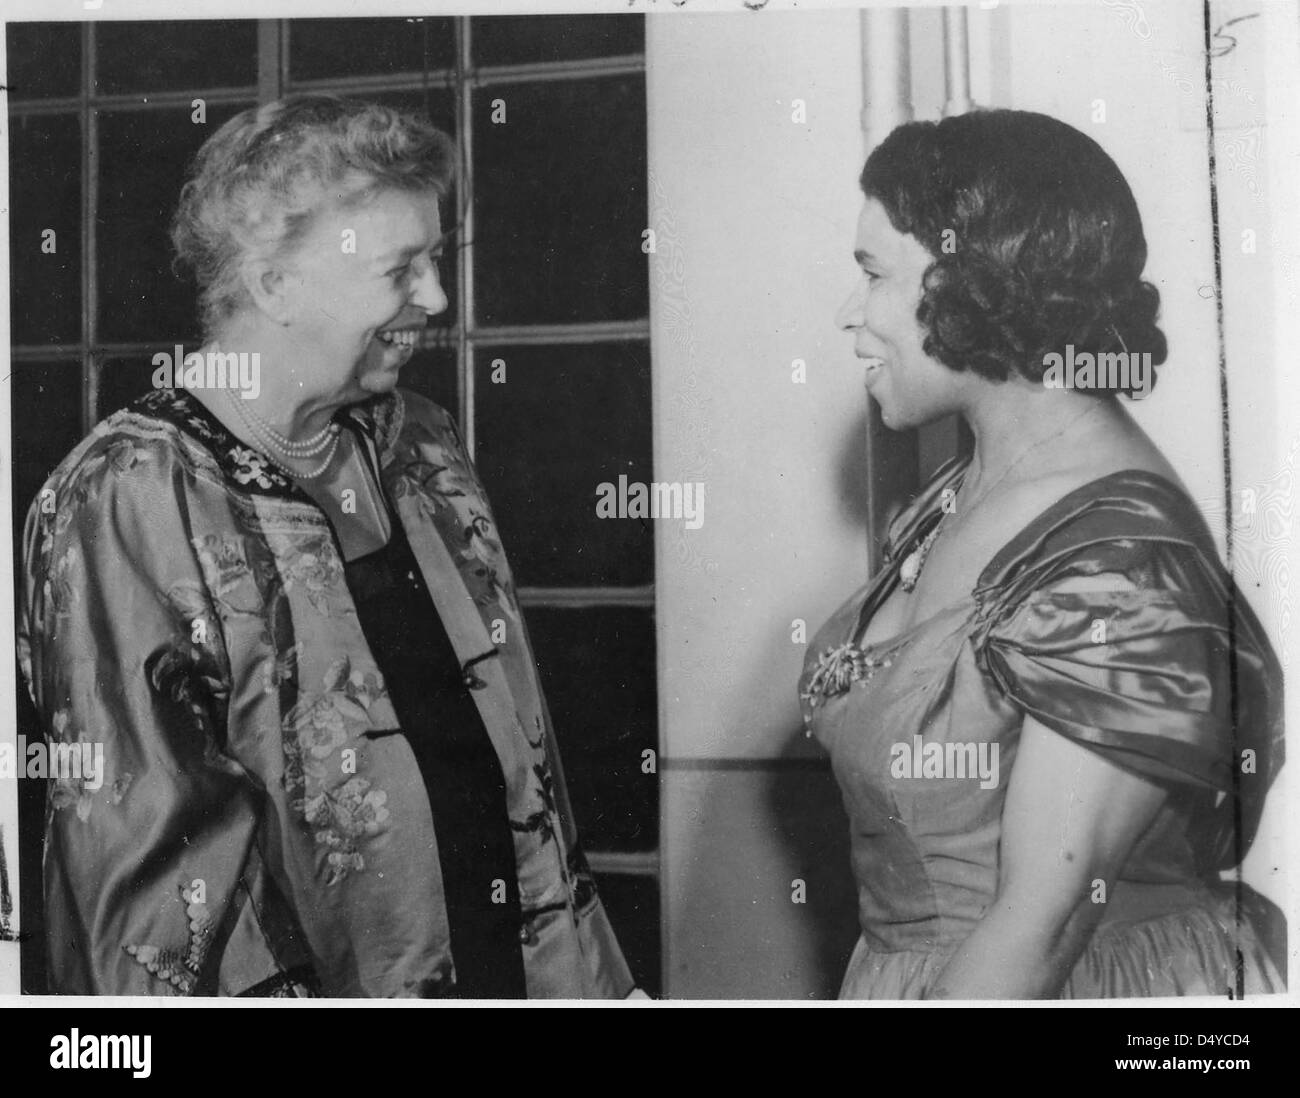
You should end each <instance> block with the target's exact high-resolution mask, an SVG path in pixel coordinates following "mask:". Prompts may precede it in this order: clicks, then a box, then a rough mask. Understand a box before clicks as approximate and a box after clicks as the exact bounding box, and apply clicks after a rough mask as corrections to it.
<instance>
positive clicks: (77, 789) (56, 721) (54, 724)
mask: <svg viewBox="0 0 1300 1098" xmlns="http://www.w3.org/2000/svg"><path fill="white" fill-rule="evenodd" d="M50 744H51V749H52V750H51V761H50V766H51V770H50V774H49V778H50V781H51V782H52V784H51V786H50V807H51V808H52V809H54V811H55V812H62V811H63V810H64V809H67V808H75V809H76V813H77V819H78V820H80V821H81V822H82V823H85V822H86V820H88V819H89V818H90V810H91V809H92V808H93V807H94V803H95V797H94V792H93V791H92V790H90V789H87V788H86V779H87V778H90V779H91V780H92V781H93V780H94V777H95V775H93V774H87V773H86V763H87V762H89V761H90V760H88V759H86V758H85V755H84V753H83V745H82V741H81V738H80V736H79V735H78V734H77V732H76V731H75V730H74V731H72V732H71V733H70V732H69V731H68V711H67V710H66V709H59V710H56V711H55V713H54V716H53V718H52V719H51V721H50ZM60 747H61V748H63V749H64V751H63V752H62V753H61V754H62V757H63V758H66V759H67V760H68V765H67V766H66V767H63V766H59V765H58V763H57V762H56V760H57V759H58V758H59V757H60V754H59V753H56V752H57V749H58V748H60ZM68 749H70V751H69V750H68ZM74 754H75V756H76V758H75V759H74V758H73V755H74ZM74 769H76V770H78V771H79V773H78V774H76V775H74V774H73V773H72V770H74ZM99 777H100V780H101V781H102V779H103V775H100V776H99Z"/></svg>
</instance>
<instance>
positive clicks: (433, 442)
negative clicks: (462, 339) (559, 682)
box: [20, 95, 632, 998]
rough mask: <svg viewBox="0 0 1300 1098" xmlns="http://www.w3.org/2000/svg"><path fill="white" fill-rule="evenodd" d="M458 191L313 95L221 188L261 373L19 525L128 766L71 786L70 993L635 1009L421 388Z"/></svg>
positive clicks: (219, 264) (243, 312) (105, 452)
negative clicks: (449, 203)
mask: <svg viewBox="0 0 1300 1098" xmlns="http://www.w3.org/2000/svg"><path fill="white" fill-rule="evenodd" d="M452 170H453V149H452V147H451V144H450V142H449V140H448V139H447V138H446V137H445V136H444V135H443V134H441V133H440V132H438V131H437V130H435V129H433V128H431V127H430V126H429V125H427V124H426V123H424V122H422V121H419V120H417V119H415V118H412V117H408V116H405V115H402V114H399V113H397V112H395V111H392V110H389V109H386V108H384V107H380V106H375V105H370V104H363V103H357V102H352V101H348V100H344V99H340V98H336V97H333V96H320V95H313V96H302V97H291V98H288V99H285V100H282V101H280V102H276V103H271V104H268V105H266V106H263V107H260V108H257V109H251V110H248V111H245V112H244V113H242V114H240V115H239V116H237V117H236V118H234V119H232V120H231V121H230V122H228V123H227V124H226V125H225V126H223V127H222V128H221V129H220V130H219V131H218V132H217V133H216V134H215V135H213V137H212V138H211V139H210V140H209V141H208V142H207V143H206V144H205V145H204V147H203V149H202V150H201V152H200V153H199V155H198V157H197V159H196V161H195V163H194V165H193V169H192V174H191V177H190V179H189V180H188V182H187V183H186V184H185V188H184V191H183V193H182V195H181V201H180V206H179V209H178V211H177V213H176V217H175V222H174V226H173V239H174V242H175V245H176V249H177V253H178V258H179V259H180V260H181V261H182V262H184V263H186V264H188V265H189V266H191V267H192V268H193V270H194V272H195V273H196V276H197V280H198V284H199V288H200V294H201V303H202V308H203V316H204V322H205V329H206V332H207V336H208V340H209V342H208V344H207V345H206V346H205V347H204V348H202V350H201V351H200V354H202V355H204V356H205V360H206V356H207V354H208V353H209V352H211V353H212V354H214V355H216V354H220V355H227V356H228V355H235V354H244V353H247V354H249V355H250V359H249V360H247V361H256V362H257V363H258V364H259V365H260V377H259V378H257V379H256V380H257V381H258V382H259V383H260V384H258V385H252V386H247V387H246V394H245V392H239V391H235V390H233V389H231V388H224V389H223V388H210V389H205V388H194V389H188V388H185V389H159V390H158V391H155V392H152V393H150V394H148V395H147V396H146V397H144V398H143V399H141V400H139V401H138V402H137V403H136V404H135V405H134V406H132V407H131V408H129V409H127V410H125V411H122V412H119V413H117V414H115V415H113V416H111V417H110V418H108V419H107V420H105V421H104V422H102V423H101V424H99V425H98V426H97V427H96V429H95V430H94V431H93V432H92V433H91V435H90V436H89V437H88V438H86V439H85V440H84V441H83V442H82V443H81V444H80V445H79V446H78V447H77V448H76V449H75V450H74V451H73V452H72V453H71V454H70V455H69V456H68V457H67V458H66V459H65V460H64V462H63V463H62V464H61V465H60V467H59V468H58V470H57V471H56V472H55V473H54V475H53V477H52V478H51V479H50V481H49V482H48V484H47V486H46V488H45V490H44V491H43V492H42V493H41V498H40V499H38V501H37V503H36V504H35V505H34V506H33V509H32V512H31V514H30V517H29V519H28V523H27V528H26V576H25V583H24V584H23V592H22V595H23V600H22V625H21V627H20V654H21V658H22V663H23V669H24V672H25V674H26V676H27V679H28V682H29V684H30V687H31V692H32V696H33V698H34V700H35V703H36V706H37V708H38V710H39V712H40V713H41V715H42V718H43V720H44V721H45V723H46V725H47V728H48V731H49V733H50V735H51V736H53V737H54V738H56V739H58V740H60V741H65V742H66V741H83V742H84V741H103V742H104V743H105V753H104V760H105V764H104V765H105V771H106V772H105V773H104V774H103V775H101V776H99V782H98V783H96V782H86V781H81V782H78V781H73V782H71V783H69V782H64V783H63V784H62V785H60V786H59V787H57V788H56V789H55V790H54V795H53V798H52V808H51V812H50V815H49V823H48V831H47V834H46V854H45V873H46V879H45V886H46V913H47V919H48V947H49V959H50V977H51V984H52V986H53V988H54V989H55V990H56V991H59V992H75V993H81V994H141V995H144V994H149V995H153V994H181V995H302V994H311V993H322V994H325V995H334V996H421V997H428V996H445V995H456V996H463V997H480V998H487V997H511V998H518V997H524V996H563V997H585V996H600V997H621V996H625V995H627V994H628V993H629V992H630V991H631V988H632V982H631V980H630V978H629V975H628V970H627V968H626V966H625V964H624V962H623V958H622V955H621V953H620V952H619V948H618V945H617V943H616V941H615V939H614V936H613V934H612V933H611V930H610V926H609V923H608V922H607V919H606V916H605V914H604V912H603V910H602V908H601V905H600V902H599V900H598V898H597V896H596V892H595V888H594V886H593V883H592V877H591V874H590V871H589V870H588V868H587V866H586V864H585V862H584V859H583V856H582V853H581V851H580V848H579V846H578V843H577V838H576V835H575V833H574V829H573V825H572V821H571V818H570V812H569V806H568V802H567V799H566V795H565V788H564V781H563V776H562V774H561V771H560V765H559V759H558V756H557V754H556V746H555V741H554V737H553V735H552V731H551V727H550V724H549V720H548V717H547V712H546V705H545V702H544V700H543V697H542V693H541V690H540V687H539V685H538V677H537V670H536V667H535V665H534V661H533V655H532V652H531V650H530V647H529V641H528V635H527V631H526V630H525V627H524V622H523V620H522V618H521V616H520V611H519V606H518V603H517V601H516V597H515V591H514V587H513V584H512V581H511V576H510V570H509V567H508V565H507V564H506V559H505V556H504V553H503V551H502V547H501V544H500V542H499V540H498V535H497V529H496V525H495V523H494V521H493V518H492V513H491V510H490V508H489V507H488V504H487V500H486V499H485V497H484V494H483V490H482V487H481V485H480V484H479V482H478V480H477V479H476V477H475V474H474V471H473V469H472V467H471V465H470V462H469V458H468V456H467V454H466V452H465V448H464V445H463V443H462V442H461V439H460V437H459V435H458V434H457V431H456V427H455V425H454V424H453V422H452V420H451V418H450V417H449V416H448V414H447V413H446V412H444V411H443V410H442V409H441V408H438V407H436V406H435V405H433V404H431V403H429V402H428V401H426V400H424V399H422V398H420V397H418V396H416V395H414V394H411V393H406V392H403V391H401V390H399V389H398V388H397V383H398V375H399V371H400V370H401V368H402V366H403V365H404V364H405V363H406V362H407V361H408V360H409V359H410V357H411V354H412V349H413V347H414V345H415V342H416V339H417V337H418V335H419V332H420V330H421V329H422V328H423V327H424V324H425V321H426V319H427V317H429V316H431V315H433V314H436V313H439V312H441V311H442V310H443V309H444V308H445V307H446V304H447V301H446V297H445V296H444V294H443V291H442V288H441V286H440V284H439V280H438V259H439V255H440V251H441V248H442V240H443V228H442V225H441V222H440V220H439V199H441V198H444V197H446V195H447V192H448V188H449V185H450V181H451V177H452ZM254 353H255V354H256V355H257V356H259V357H258V358H257V359H252V358H251V356H252V355H253V354H254ZM230 361H234V360H233V359H231V360H230ZM243 376H244V374H243V373H241V377H243ZM249 397H252V399H249ZM92 787H93V788H92Z"/></svg>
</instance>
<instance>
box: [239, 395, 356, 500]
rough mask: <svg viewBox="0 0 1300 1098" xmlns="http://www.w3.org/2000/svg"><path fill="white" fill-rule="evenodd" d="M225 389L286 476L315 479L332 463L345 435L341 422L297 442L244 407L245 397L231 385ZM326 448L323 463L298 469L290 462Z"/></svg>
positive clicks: (240, 414)
mask: <svg viewBox="0 0 1300 1098" xmlns="http://www.w3.org/2000/svg"><path fill="white" fill-rule="evenodd" d="M225 393H226V397H227V399H228V400H229V401H230V403H231V404H232V405H233V406H234V409H235V412H236V413H237V414H238V416H239V418H240V419H242V420H243V421H244V424H245V426H247V427H248V429H249V430H250V431H252V432H253V434H254V435H255V436H256V437H257V438H258V440H259V441H260V442H261V443H262V445H263V446H264V447H265V448H266V450H267V457H269V458H270V459H271V462H272V464H274V465H275V466H276V467H277V468H279V469H281V470H283V472H284V473H285V475H286V476H289V477H292V478H293V479H294V480H314V479H315V478H316V477H318V476H320V475H321V474H322V473H323V472H325V470H326V469H328V468H329V467H330V463H331V462H332V461H333V460H334V455H335V453H336V452H337V451H338V448H339V440H340V438H341V437H342V436H341V434H340V428H339V425H338V424H337V423H329V424H326V425H325V426H324V427H323V428H321V429H320V430H319V431H317V432H316V433H315V434H314V435H312V436H311V437H310V438H305V439H301V440H299V441H297V442H295V441H294V440H293V439H291V438H287V437H286V436H284V435H282V434H281V433H280V432H279V431H277V430H276V429H275V428H274V427H272V426H271V424H269V423H268V422H267V421H266V420H265V419H263V418H262V417H261V416H259V415H258V414H257V413H256V412H255V411H253V409H252V408H246V407H244V402H243V400H242V398H240V397H237V396H236V395H235V393H234V390H232V389H227V390H225ZM322 452H324V455H325V456H324V457H323V458H321V460H320V464H318V465H316V466H315V467H313V468H311V469H309V470H307V472H305V473H299V472H296V471H294V470H293V469H291V468H290V467H289V466H288V465H287V464H286V462H289V461H303V460H305V459H307V458H312V457H315V456H316V455H317V454H319V453H322ZM277 458H278V459H280V460H277Z"/></svg>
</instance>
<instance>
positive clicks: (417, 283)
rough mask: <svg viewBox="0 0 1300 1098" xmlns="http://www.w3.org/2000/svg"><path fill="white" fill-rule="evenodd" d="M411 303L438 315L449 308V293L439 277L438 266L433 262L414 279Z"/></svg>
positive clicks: (433, 314) (431, 314) (430, 313)
mask: <svg viewBox="0 0 1300 1098" xmlns="http://www.w3.org/2000/svg"><path fill="white" fill-rule="evenodd" d="M411 303H412V304H413V305H417V306H419V307H420V308H421V309H423V310H424V311H425V312H426V313H428V314H429V315H430V316H437V315H438V314H439V313H441V312H443V311H444V310H445V309H446V308H447V294H446V292H445V291H444V290H443V288H442V281H441V280H440V279H439V278H438V268H437V267H436V266H434V265H433V264H430V265H429V266H428V267H426V268H425V269H424V270H423V271H422V272H421V273H420V275H419V276H418V277H417V278H416V279H415V280H414V284H413V286H412V293H411Z"/></svg>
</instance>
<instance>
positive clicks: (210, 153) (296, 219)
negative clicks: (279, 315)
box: [171, 94, 456, 335]
mask: <svg viewBox="0 0 1300 1098" xmlns="http://www.w3.org/2000/svg"><path fill="white" fill-rule="evenodd" d="M455 155H456V153H455V146H454V145H453V143H452V141H451V139H450V138H449V137H448V136H447V135H446V134H444V133H443V132H442V131H441V130H438V129H436V128H435V127H434V126H432V125H431V124H430V123H428V122H427V121H425V120H423V119H421V118H419V117H416V116H415V115H411V114H407V113H403V112H401V111H397V110H394V109H392V108H390V107H385V106H381V105H379V104H377V103H365V102H361V101H358V100H355V99H347V98H344V97H342V96H337V95H317V94H312V95H292V96H288V97H286V98H284V99H280V100H277V101H276V102H274V103H267V104H265V105H263V106H260V107H250V108H249V109H248V110H246V111H242V112H241V113H239V114H237V115H236V116H235V117H234V118H232V119H230V121H229V122H227V123H226V124H225V125H224V126H222V127H221V128H220V129H219V130H218V131H217V132H216V133H214V134H213V135H212V136H211V137H210V138H209V139H208V140H207V141H206V142H204V144H203V147H202V148H201V149H200V150H199V151H198V154H197V155H196V156H195V158H194V161H193V163H192V164H191V166H190V172H189V175H188V177H187V179H186V182H185V185H184V186H183V187H182V188H181V196H180V204H179V205H178V207H177V209H176V214H175V216H174V217H173V219H172V226H171V237H172V244H173V245H174V247H175V249H176V260H175V263H174V264H173V266H174V267H175V268H177V269H178V270H179V269H180V268H188V269H189V270H190V271H192V272H193V275H194V278H195V281H196V282H197V283H198V287H199V307H200V312H201V318H202V323H203V327H204V330H205V332H206V333H207V334H208V335H211V334H212V332H213V330H214V328H215V327H216V326H217V325H218V324H220V323H221V322H222V321H223V320H225V319H226V318H227V317H229V316H231V315H233V314H234V313H236V312H237V311H238V310H239V309H240V308H242V307H243V306H244V305H246V304H247V303H248V291H247V290H246V289H245V288H244V285H243V281H242V279H241V277H240V266H241V264H242V262H243V261H244V259H245V258H247V257H249V256H259V257H263V258H276V257H281V256H284V255H286V254H288V253H290V252H291V251H292V250H293V248H294V247H295V246H296V245H297V244H299V243H300V242H301V241H302V239H303V238H304V236H305V235H306V234H307V232H308V231H309V229H310V228H311V225H312V223H313V219H314V217H315V215H316V214H317V213H318V212H319V211H320V210H321V209H322V208H323V207H325V206H326V205H327V204H333V203H337V204H342V205H343V206H352V205H359V204H361V203H364V202H365V201H367V200H369V198H371V197H372V196H373V195H375V194H376V193H378V192H379V191H382V190H389V189H396V190H402V191H408V192H421V191H427V192H432V193H433V194H435V195H436V196H437V197H438V199H443V198H445V197H446V196H447V194H448V192H449V191H450V189H451V182H452V177H453V175H454V171H455Z"/></svg>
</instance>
